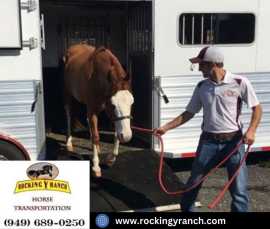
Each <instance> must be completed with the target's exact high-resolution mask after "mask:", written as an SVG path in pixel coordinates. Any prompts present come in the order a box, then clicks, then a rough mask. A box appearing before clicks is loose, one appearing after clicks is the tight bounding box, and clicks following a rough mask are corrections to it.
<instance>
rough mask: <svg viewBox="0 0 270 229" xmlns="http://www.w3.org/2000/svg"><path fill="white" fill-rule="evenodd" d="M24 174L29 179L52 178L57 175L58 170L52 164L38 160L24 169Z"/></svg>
mask: <svg viewBox="0 0 270 229" xmlns="http://www.w3.org/2000/svg"><path fill="white" fill-rule="evenodd" d="M26 174H27V176H28V177H29V178H30V179H31V180H34V179H46V180H53V179H55V178H56V177H57V176H58V174H59V170H58V168H57V167H56V166H55V165H53V164H50V163H47V162H40V163H36V164H33V165H31V166H30V167H29V168H28V169H27V170H26Z"/></svg>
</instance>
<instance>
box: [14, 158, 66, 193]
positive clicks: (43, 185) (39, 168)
mask: <svg viewBox="0 0 270 229" xmlns="http://www.w3.org/2000/svg"><path fill="white" fill-rule="evenodd" d="M26 174H27V176H28V177H29V178H30V180H24V181H17V183H16V187H15V191H14V192H15V193H20V192H28V191H57V192H65V193H71V190H70V186H69V183H68V182H67V181H63V180H55V178H56V177H57V176H58V174H59V170H58V168H57V167H56V166H55V165H53V164H50V163H47V162H40V163H35V164H33V165H31V166H30V167H29V168H28V169H27V170H26Z"/></svg>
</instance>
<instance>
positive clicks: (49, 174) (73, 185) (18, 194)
mask: <svg viewBox="0 0 270 229" xmlns="http://www.w3.org/2000/svg"><path fill="white" fill-rule="evenodd" d="M89 168H90V165H89V161H46V162H45V161H44V162H31V161H0V203H1V204H0V228H6V229H11V228H20V229H21V228H29V229H36V228H42V229H47V228H51V229H59V228H62V229H66V228H73V229H89V214H90V203H89V200H90V199H89V198H90V197H89V195H90V193H89V192H90V190H89V189H90V188H89V182H90V179H89Z"/></svg>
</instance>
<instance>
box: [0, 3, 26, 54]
mask: <svg viewBox="0 0 270 229" xmlns="http://www.w3.org/2000/svg"><path fill="white" fill-rule="evenodd" d="M0 23H1V26H0V49H21V47H22V40H21V37H22V35H21V17H20V1H19V0H1V1H0Z"/></svg>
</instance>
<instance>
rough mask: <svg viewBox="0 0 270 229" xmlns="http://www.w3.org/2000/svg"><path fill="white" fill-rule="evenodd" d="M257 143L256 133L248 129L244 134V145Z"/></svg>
mask: <svg viewBox="0 0 270 229" xmlns="http://www.w3.org/2000/svg"><path fill="white" fill-rule="evenodd" d="M254 141H255V131H253V130H250V129H248V130H247V132H246V133H245V134H244V143H245V144H248V145H252V144H253V143H254Z"/></svg>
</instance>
